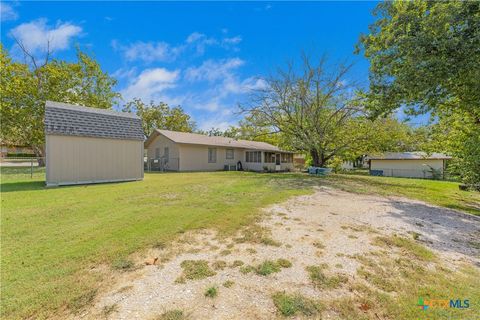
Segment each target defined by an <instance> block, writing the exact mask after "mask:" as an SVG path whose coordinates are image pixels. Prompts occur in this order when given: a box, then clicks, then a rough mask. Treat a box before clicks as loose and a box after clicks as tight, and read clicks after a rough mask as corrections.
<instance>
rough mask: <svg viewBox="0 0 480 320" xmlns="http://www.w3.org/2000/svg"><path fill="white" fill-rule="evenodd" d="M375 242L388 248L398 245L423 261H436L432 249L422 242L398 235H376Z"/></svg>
mask: <svg viewBox="0 0 480 320" xmlns="http://www.w3.org/2000/svg"><path fill="white" fill-rule="evenodd" d="M373 244H374V245H376V246H381V247H388V248H391V247H397V248H399V249H401V250H403V251H404V252H405V253H407V254H409V255H410V256H411V257H412V258H417V259H420V260H423V261H434V260H435V258H436V257H435V255H434V254H433V252H432V251H430V250H428V249H427V248H425V247H424V246H422V245H421V244H418V243H416V242H415V241H412V240H410V239H407V238H403V237H399V236H396V235H394V236H390V237H387V236H381V237H376V238H375V239H374V241H373Z"/></svg>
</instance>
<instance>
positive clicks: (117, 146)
mask: <svg viewBox="0 0 480 320" xmlns="http://www.w3.org/2000/svg"><path fill="white" fill-rule="evenodd" d="M45 139H46V143H45V150H46V184H47V186H58V185H69V184H85V183H99V182H114V181H132V180H141V179H143V141H144V135H143V130H142V120H141V119H140V118H139V117H137V116H136V115H134V114H130V113H125V112H116V111H113V110H105V109H97V108H87V107H81V106H76V105H70V104H65V103H58V102H52V101H47V103H46V105H45Z"/></svg>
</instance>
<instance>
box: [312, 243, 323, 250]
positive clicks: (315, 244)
mask: <svg viewBox="0 0 480 320" xmlns="http://www.w3.org/2000/svg"><path fill="white" fill-rule="evenodd" d="M312 245H313V246H314V247H315V248H317V249H325V245H324V244H323V243H321V242H320V241H315V242H314V243H312Z"/></svg>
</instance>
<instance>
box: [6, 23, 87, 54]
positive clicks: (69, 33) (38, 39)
mask: <svg viewBox="0 0 480 320" xmlns="http://www.w3.org/2000/svg"><path fill="white" fill-rule="evenodd" d="M81 32H82V28H81V27H79V26H77V25H74V24H71V23H69V22H64V23H61V22H58V23H57V24H56V26H49V25H48V24H47V20H46V19H38V20H34V21H31V22H28V23H22V24H21V25H19V26H17V27H15V28H14V29H12V30H11V32H10V35H11V36H12V37H15V38H16V39H17V40H18V41H19V42H20V43H21V44H22V45H23V46H25V48H26V49H27V50H28V51H29V52H31V53H38V52H45V51H46V50H47V45H49V46H50V50H52V51H59V50H65V49H67V48H68V47H69V46H70V40H71V39H72V38H73V37H75V36H78V35H79V34H80V33H81Z"/></svg>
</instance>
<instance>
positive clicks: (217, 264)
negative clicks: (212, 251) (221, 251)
mask: <svg viewBox="0 0 480 320" xmlns="http://www.w3.org/2000/svg"><path fill="white" fill-rule="evenodd" d="M226 267H227V263H226V262H225V261H223V260H217V261H215V262H214V263H212V268H213V269H215V270H223V269H225V268H226Z"/></svg>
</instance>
